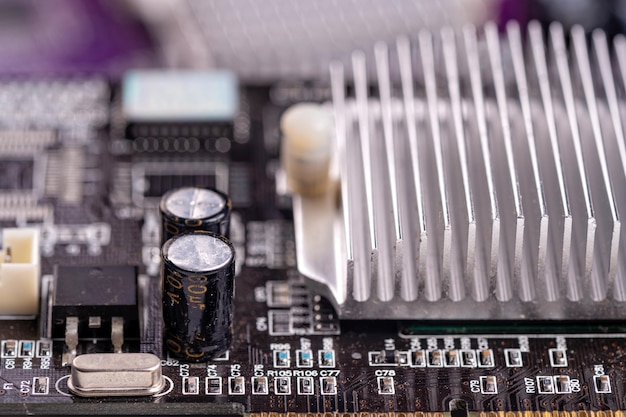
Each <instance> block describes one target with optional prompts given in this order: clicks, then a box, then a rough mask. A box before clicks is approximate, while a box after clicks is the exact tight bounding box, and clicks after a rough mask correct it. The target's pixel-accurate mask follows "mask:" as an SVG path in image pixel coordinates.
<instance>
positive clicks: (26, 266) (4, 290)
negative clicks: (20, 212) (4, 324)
mask: <svg viewBox="0 0 626 417" xmlns="http://www.w3.org/2000/svg"><path fill="white" fill-rule="evenodd" d="M2 245H3V248H2V250H0V315H3V316H7V315H10V316H32V315H37V313H38V310H39V281H40V276H41V266H40V257H39V230H38V229H28V228H20V229H17V228H16V229H4V230H3V231H2Z"/></svg>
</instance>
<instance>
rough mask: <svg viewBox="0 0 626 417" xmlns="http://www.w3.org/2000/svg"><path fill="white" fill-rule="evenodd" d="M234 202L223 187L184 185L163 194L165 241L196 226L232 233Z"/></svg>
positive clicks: (161, 208)
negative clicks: (231, 216) (232, 202)
mask: <svg viewBox="0 0 626 417" xmlns="http://www.w3.org/2000/svg"><path fill="white" fill-rule="evenodd" d="M230 208H231V202H230V199H229V198H228V196H227V195H226V194H224V193H222V192H221V191H218V190H215V189H211V188H197V187H184V188H178V189H175V190H171V191H169V192H167V193H165V195H163V198H161V204H160V205H159V209H160V211H161V225H162V228H161V242H163V243H164V242H166V241H167V240H168V239H170V238H172V237H174V236H176V235H180V234H182V233H188V232H192V231H194V230H204V231H207V232H213V233H215V234H218V235H221V236H226V237H228V232H229V226H230Z"/></svg>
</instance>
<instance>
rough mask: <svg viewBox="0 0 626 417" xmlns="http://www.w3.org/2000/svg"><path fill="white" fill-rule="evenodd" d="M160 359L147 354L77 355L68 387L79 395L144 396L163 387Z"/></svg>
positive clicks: (155, 392)
mask: <svg viewBox="0 0 626 417" xmlns="http://www.w3.org/2000/svg"><path fill="white" fill-rule="evenodd" d="M164 384H165V380H164V378H163V375H162V373H161V360H160V359H159V357H157V356H155V355H152V354H150V353H90V354H85V355H80V356H77V357H76V358H75V359H74V361H73V362H72V371H71V374H70V378H69V380H68V381H67V386H68V388H69V389H70V391H71V392H72V393H73V394H76V395H78V396H81V397H109V396H116V397H120V396H124V397H132V396H147V395H154V394H157V393H158V392H160V391H161V390H162V389H163V386H164Z"/></svg>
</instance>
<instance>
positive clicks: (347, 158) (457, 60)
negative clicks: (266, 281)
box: [294, 23, 626, 320]
mask: <svg viewBox="0 0 626 417" xmlns="http://www.w3.org/2000/svg"><path fill="white" fill-rule="evenodd" d="M524 32H525V31H523V30H521V29H520V27H519V26H518V25H517V24H516V23H512V24H509V25H508V26H507V28H506V30H505V32H504V33H503V34H499V33H498V30H497V28H496V26H495V25H493V24H488V25H486V26H485V27H484V29H481V30H476V29H475V28H474V27H466V28H464V30H462V31H460V32H454V31H452V30H450V29H444V30H442V31H441V32H440V33H438V34H432V33H430V32H426V31H423V32H420V33H419V35H418V36H417V37H415V38H409V37H403V38H400V39H398V40H397V42H396V43H395V44H385V43H379V44H377V45H376V46H375V51H374V55H373V56H374V57H375V59H374V60H372V61H371V62H368V59H367V58H366V57H367V56H368V54H366V53H364V52H361V51H357V52H355V53H354V54H353V56H352V65H348V66H344V65H343V64H339V63H337V64H334V65H332V66H331V83H332V92H333V103H332V105H330V104H329V105H328V106H329V107H328V108H329V111H332V112H333V114H334V117H335V139H336V146H337V149H336V159H335V161H334V162H335V166H334V167H335V170H334V171H333V175H334V178H335V179H336V181H337V184H338V189H339V190H340V191H339V192H337V191H336V190H334V189H332V187H330V188H329V190H328V192H327V193H326V194H325V195H323V196H318V197H307V196H302V195H294V213H295V223H296V239H297V242H296V243H297V252H298V263H299V269H300V271H301V272H302V273H303V274H304V275H305V276H307V277H309V278H310V279H311V280H312V282H314V283H317V284H320V285H318V287H319V288H320V289H321V290H323V291H325V292H326V293H327V294H329V295H330V296H331V299H333V300H334V302H335V304H336V307H337V310H338V313H339V315H340V316H341V317H342V318H347V319H360V318H369V319H376V318H378V319H387V318H393V319H398V318H401V319H452V320H466V319H541V320H545V319H623V318H626V231H622V230H621V217H620V216H626V146H625V141H624V129H623V127H624V123H625V122H626V102H625V101H624V93H625V87H626V39H625V38H623V37H618V38H616V39H615V40H614V41H613V42H611V45H610V43H609V42H608V41H607V38H606V36H605V34H604V33H603V32H602V31H595V32H593V34H592V36H591V38H590V39H588V38H587V37H586V35H585V33H584V31H583V30H582V28H580V27H574V28H573V29H572V31H571V33H570V34H567V33H565V32H564V30H563V28H562V27H561V26H560V25H559V24H557V23H555V24H552V25H551V26H550V27H549V30H548V33H547V34H544V32H543V30H542V28H541V27H540V25H539V24H537V23H531V24H530V25H529V26H528V30H527V32H526V33H524Z"/></svg>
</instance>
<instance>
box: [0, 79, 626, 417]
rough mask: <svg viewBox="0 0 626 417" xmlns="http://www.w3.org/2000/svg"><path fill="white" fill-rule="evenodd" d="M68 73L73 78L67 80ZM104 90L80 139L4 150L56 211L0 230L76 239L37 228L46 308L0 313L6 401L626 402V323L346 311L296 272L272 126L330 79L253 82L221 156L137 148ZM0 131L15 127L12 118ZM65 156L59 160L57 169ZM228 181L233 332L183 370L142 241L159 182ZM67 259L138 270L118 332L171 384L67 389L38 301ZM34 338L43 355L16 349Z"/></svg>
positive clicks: (138, 410) (77, 409) (19, 405)
mask: <svg viewBox="0 0 626 417" xmlns="http://www.w3.org/2000/svg"><path fill="white" fill-rule="evenodd" d="M68 83H69V84H63V85H65V86H66V87H67V88H69V87H71V86H72V85H73V84H71V83H72V82H68ZM44 84H45V83H44ZM63 85H62V86H61V88H63ZM104 89H105V94H104V95H103V96H102V97H100V99H98V100H94V101H93V102H90V104H89V105H91V106H92V107H93V108H92V109H91V110H92V111H93V112H96V111H100V110H102V111H104V114H105V115H106V117H105V118H104V119H103V120H101V122H100V123H94V124H90V125H89V126H88V128H86V129H85V130H84V131H82V132H81V131H79V132H75V131H74V130H76V129H75V126H74V130H72V128H71V127H67V126H65V125H63V120H62V119H61V120H60V121H53V122H50V124H49V125H48V126H45V129H46V130H48V131H50V132H52V134H53V136H54V137H55V140H53V141H51V142H50V143H49V144H47V145H46V146H45V147H44V148H43V149H42V150H41V152H40V153H38V154H35V153H33V154H32V156H31V157H27V158H22V159H19V160H18V159H16V158H15V157H13V156H12V155H13V154H11V153H10V152H8V151H7V152H5V153H3V154H2V155H0V156H1V160H0V168H1V170H2V172H3V173H4V174H3V175H2V178H1V179H0V185H1V191H2V193H4V194H5V196H6V195H9V192H11V191H14V190H25V189H26V190H27V191H28V189H29V187H32V188H33V189H34V188H35V186H34V185H32V184H34V183H37V182H38V180H37V179H36V177H37V175H39V176H42V175H43V176H44V177H43V178H40V180H41V181H43V183H45V184H46V186H45V187H44V188H45V190H44V191H43V192H38V193H35V191H33V193H34V194H36V196H37V197H36V201H35V204H38V205H40V207H51V208H52V209H53V215H52V217H50V218H42V219H37V218H36V217H37V216H35V215H33V217H32V218H24V217H20V216H19V215H16V216H14V218H12V217H10V216H8V215H7V216H3V217H2V218H0V226H2V227H15V226H20V225H23V224H29V225H30V224H35V225H37V224H40V225H43V226H42V227H43V229H42V230H43V231H44V233H46V231H48V233H51V231H54V232H55V233H59V232H60V231H61V232H62V231H65V232H66V235H63V236H64V237H63V238H57V240H56V241H55V242H53V243H50V245H48V246H45V243H46V242H52V240H51V239H48V238H47V237H46V236H45V235H44V239H43V240H44V247H43V256H42V275H43V281H42V309H41V313H40V314H39V317H38V318H37V319H27V320H16V319H10V318H6V319H3V320H0V340H1V341H2V347H1V349H2V350H1V351H0V353H2V355H1V358H0V404H1V407H0V412H7V413H43V414H45V413H52V414H71V413H79V414H81V413H84V414H88V413H102V414H106V413H112V414H185V413H187V414H189V413H192V414H193V413H195V414H203V415H206V414H216V415H233V414H234V415H242V414H246V413H253V414H262V413H285V414H286V413H312V414H316V413H396V415H401V414H399V413H435V412H445V413H452V414H453V415H456V416H463V415H467V414H468V413H475V412H485V413H490V412H494V413H504V412H520V413H521V412H558V411H567V412H574V411H576V412H583V411H584V412H590V413H591V412H600V411H604V412H607V411H618V410H622V409H624V408H626V392H625V388H624V378H625V377H626V374H625V372H624V369H626V368H625V364H624V362H625V360H626V352H625V349H626V345H625V343H624V340H625V339H624V336H625V335H626V334H625V333H626V326H622V325H620V323H600V324H598V323H587V324H580V323H569V324H567V323H556V324H555V323H538V324H528V323H524V325H523V326H522V325H521V324H520V323H498V324H494V323H488V324H480V323H449V324H446V323H411V322H388V321H380V322H373V321H364V322H340V321H339V320H338V319H337V317H336V316H335V313H334V310H333V308H332V305H331V304H330V303H329V302H328V301H327V300H326V299H324V298H323V297H322V296H321V295H319V294H316V293H315V292H314V291H312V290H310V289H309V287H308V286H307V282H306V279H305V278H303V277H302V276H300V275H299V274H298V272H297V269H296V260H295V242H294V237H293V227H292V220H291V212H290V205H289V200H288V198H286V197H281V196H279V195H277V193H276V185H275V181H274V174H275V172H276V168H277V166H278V150H279V137H280V135H279V129H278V121H279V117H280V114H281V112H282V111H283V110H284V109H285V108H286V107H287V106H288V105H290V104H292V103H295V102H298V101H304V100H316V101H324V100H327V99H328V98H329V91H328V88H326V87H324V86H319V85H315V84H284V85H276V86H272V87H249V88H243V89H242V92H241V94H242V105H241V112H240V114H239V115H238V119H237V120H236V121H235V129H234V130H235V132H234V137H233V139H232V140H231V141H230V142H229V144H228V145H229V146H228V147H227V148H228V149H226V148H224V147H223V146H222V151H219V150H216V149H217V148H219V147H220V146H221V145H218V146H217V147H216V144H215V143H213V145H211V144H209V145H207V146H205V147H204V149H203V151H202V152H191V153H190V152H184V151H181V152H170V151H168V150H167V149H158V148H157V147H155V148H154V149H151V148H150V147H149V146H148V145H146V147H145V148H140V149H138V148H137V146H136V145H133V143H132V141H130V140H128V139H126V138H125V134H126V132H125V130H124V127H123V126H122V123H121V122H120V109H119V88H118V86H117V85H116V84H115V83H105V87H104ZM87 110H90V109H89V108H88V109H86V112H87ZM87 113H88V112H87ZM88 116H89V115H87V116H85V117H88ZM32 117H38V115H37V114H34V115H32ZM55 123H56V124H55ZM3 129H5V131H6V132H9V131H11V132H13V131H15V130H16V128H15V126H11V125H10V124H9V125H7V126H5V127H3ZM39 129H40V128H38V127H33V126H32V125H28V124H26V125H25V126H24V125H22V126H18V128H17V130H19V131H21V132H22V133H23V134H25V135H27V136H28V135H29V134H30V133H29V132H31V133H32V132H34V131H38V130H39ZM6 132H5V134H6ZM1 134H2V131H0V135H1ZM81 135H82V136H81ZM183 136H184V135H183ZM181 140H182V139H181ZM222 145H223V143H222ZM2 149H3V148H0V151H2ZM181 149H184V146H183V148H181ZM73 152H74V153H73ZM42 157H43V158H45V159H46V161H47V162H46V167H47V168H46V170H45V173H43V174H42V173H41V170H40V169H39V170H38V169H35V167H37V166H38V164H39V162H38V161H39V159H41V158H42ZM20 161H21V162H20ZM55 164H57V165H59V166H58V167H57V171H54V170H52V168H54V167H55V166H56V165H55ZM63 164H65V165H64V167H63ZM72 164H76V165H75V166H73V167H72ZM184 164H190V165H189V166H195V165H194V164H197V165H198V166H199V168H198V170H197V171H194V172H191V173H189V172H187V171H185V172H184V173H181V172H182V171H180V170H177V167H180V166H181V165H184ZM206 166H218V167H221V168H220V169H222V168H223V169H222V170H216V169H214V170H207V169H206ZM72 169H74V171H72ZM68 171H69V173H68ZM135 172H140V173H141V175H143V177H142V178H141V180H142V181H143V182H141V181H140V182H141V183H142V184H144V188H143V192H141V193H139V198H138V197H137V195H135V194H136V190H135V189H134V188H133V187H134V186H135V182H136V181H137V179H136V178H135V177H133V175H135ZM8 178H10V180H8ZM33 178H35V179H33ZM5 179H6V181H5ZM63 181H65V182H66V183H65V184H66V185H67V186H68V187H70V188H71V186H74V185H76V184H79V185H80V187H78V188H79V189H80V190H79V191H76V193H75V194H69V195H68V192H65V193H63V189H61V188H59V187H57V188H54V187H53V186H52V185H50V186H48V184H54V183H55V182H63ZM68 184H69V185H68ZM224 184H226V188H227V190H225V191H228V192H229V194H230V195H231V198H232V200H233V207H234V216H233V223H232V240H233V243H234V245H235V247H236V250H237V258H238V270H239V272H238V275H237V277H236V281H235V283H236V284H235V286H236V290H235V294H236V295H235V315H234V317H235V319H234V328H233V333H234V340H233V343H232V346H231V348H230V350H229V351H228V352H227V353H226V354H225V355H223V356H222V357H220V358H216V359H215V360H213V361H210V362H208V363H200V364H190V363H184V362H180V361H178V360H175V359H172V358H170V357H169V356H168V355H167V352H166V351H165V349H164V348H163V346H162V326H163V324H162V320H161V293H160V276H159V272H160V270H159V268H158V245H157V243H155V239H154V238H153V237H150V236H149V235H150V233H153V231H154V230H153V229H154V228H153V227H152V228H151V226H150V225H151V224H154V221H155V213H156V204H157V203H158V196H160V195H161V194H162V193H163V192H165V191H167V189H169V188H172V187H176V186H180V185H205V186H218V187H219V186H220V185H224ZM55 190H57V193H56V194H55V192H54V191H55ZM65 191H67V190H65ZM3 204H4V205H3V206H2V207H1V208H0V212H2V210H4V211H5V212H7V213H8V212H9V208H11V209H15V208H17V209H19V210H24V211H26V212H28V213H30V212H29V211H28V210H31V207H30V206H28V207H21V206H20V204H24V205H26V204H27V203H21V202H20V201H13V200H10V199H8V198H5V199H4V200H3ZM28 204H31V203H30V202H29V203H28ZM35 214H36V213H35ZM157 228H158V221H157ZM94 230H95V232H94V233H96V235H97V231H98V230H100V231H101V232H100V233H101V234H102V233H104V234H106V235H107V236H108V239H104V238H102V239H100V240H98V239H99V237H98V236H99V235H97V236H96V238H92V239H91V240H90V239H87V240H85V239H83V240H81V236H82V235H81V233H83V234H84V233H87V231H90V232H89V233H91V232H93V231H94ZM100 237H101V236H100ZM63 239H65V240H63ZM98 242H100V243H101V244H100V245H99V244H98ZM155 251H156V252H155ZM59 265H61V266H73V265H74V266H103V265H118V266H119V265H133V266H137V267H138V268H139V276H140V280H139V283H140V284H139V292H140V296H141V300H142V301H141V314H142V330H141V337H140V339H139V340H128V341H126V343H125V345H124V351H127V352H150V353H154V354H156V355H158V356H159V357H161V359H162V366H163V374H164V376H165V378H166V382H167V383H166V385H165V388H164V389H163V391H162V392H160V393H158V394H157V395H154V396H151V397H137V398H98V399H90V398H81V397H77V396H73V395H71V394H70V393H69V390H68V388H67V379H68V377H69V373H70V368H69V367H68V366H64V364H63V359H62V357H63V353H64V350H65V349H66V347H65V346H64V341H63V340H55V341H54V342H53V344H52V349H51V350H50V351H46V350H45V349H44V348H42V346H45V343H46V342H47V341H48V339H46V337H45V323H46V320H47V310H46V308H45V305H46V303H47V298H46V297H48V296H49V292H48V291H49V289H50V287H49V285H51V284H50V282H51V281H50V280H51V278H50V277H51V276H52V274H53V273H54V268H55V266H59ZM468 318H470V319H471V312H468ZM7 343H15V346H16V347H17V349H16V350H15V351H14V352H7V350H6V349H5V348H6V345H7ZM30 346H32V347H33V349H32V350H29V351H28V353H24V352H25V351H24V349H25V348H26V347H30ZM111 349H112V347H111V344H110V342H108V341H106V340H98V341H93V342H88V341H82V342H81V344H80V346H79V354H80V353H91V352H110V351H111ZM269 415H272V414H269ZM416 415H419V414H416ZM489 415H492V414H489ZM493 415H494V416H495V415H502V414H493ZM507 415H508V414H507Z"/></svg>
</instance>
